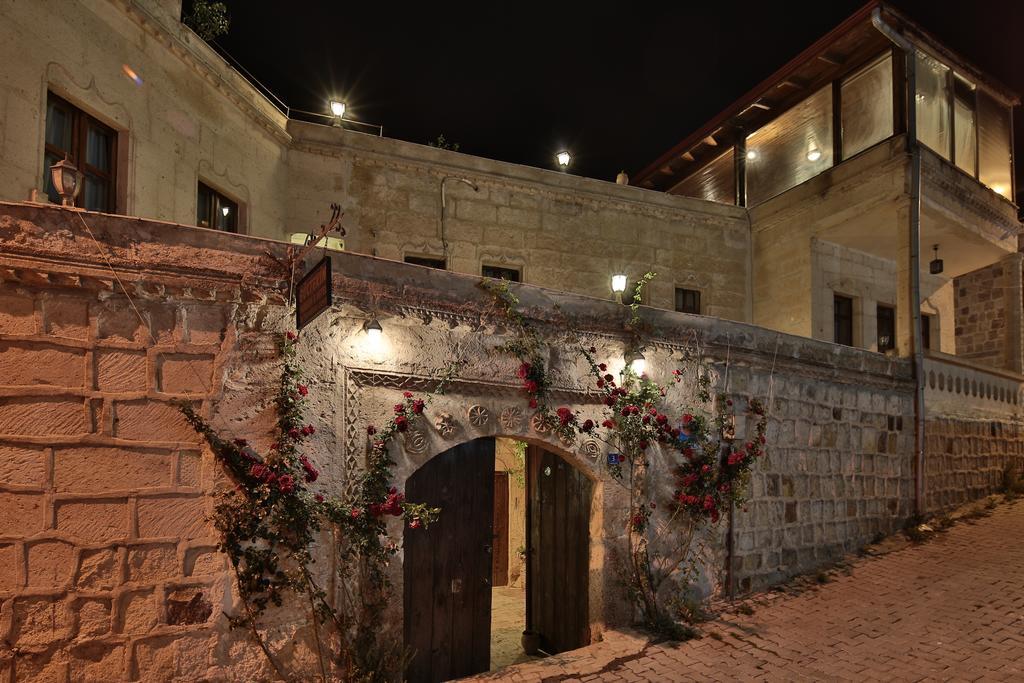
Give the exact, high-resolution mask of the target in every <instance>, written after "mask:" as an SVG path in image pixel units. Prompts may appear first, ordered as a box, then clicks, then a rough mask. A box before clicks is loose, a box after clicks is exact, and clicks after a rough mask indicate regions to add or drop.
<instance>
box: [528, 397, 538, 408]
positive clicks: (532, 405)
mask: <svg viewBox="0 0 1024 683" xmlns="http://www.w3.org/2000/svg"><path fill="white" fill-rule="evenodd" d="M530 407H531V408H536V407H537V399H535V398H531V399H530Z"/></svg>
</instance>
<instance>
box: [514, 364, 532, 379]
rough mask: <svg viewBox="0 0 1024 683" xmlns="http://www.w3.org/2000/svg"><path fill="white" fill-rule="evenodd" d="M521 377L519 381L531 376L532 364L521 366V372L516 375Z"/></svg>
mask: <svg viewBox="0 0 1024 683" xmlns="http://www.w3.org/2000/svg"><path fill="white" fill-rule="evenodd" d="M516 374H517V375H519V379H526V377H527V375H529V374H530V364H529V363H523V364H522V365H520V366H519V371H518V372H517V373H516Z"/></svg>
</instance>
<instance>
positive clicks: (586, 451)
mask: <svg viewBox="0 0 1024 683" xmlns="http://www.w3.org/2000/svg"><path fill="white" fill-rule="evenodd" d="M580 453H582V454H583V455H585V456H586V457H588V458H590V459H591V460H597V458H598V457H599V456H600V455H601V444H599V443H598V442H597V441H595V440H594V439H587V440H586V441H584V442H583V445H582V446H580Z"/></svg>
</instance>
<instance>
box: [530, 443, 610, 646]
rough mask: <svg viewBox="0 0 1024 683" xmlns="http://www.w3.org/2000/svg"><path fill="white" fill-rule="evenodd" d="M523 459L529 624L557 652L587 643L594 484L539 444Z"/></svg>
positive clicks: (542, 641)
mask: <svg viewBox="0 0 1024 683" xmlns="http://www.w3.org/2000/svg"><path fill="white" fill-rule="evenodd" d="M527 461H528V462H527V469H528V470H529V471H528V472H527V487H528V489H527V497H528V500H529V506H528V508H527V534H528V539H529V550H528V552H529V557H528V562H529V566H528V569H527V572H526V592H527V598H526V599H527V603H526V604H527V613H526V621H527V628H528V629H529V630H531V631H533V632H534V633H537V634H538V635H539V636H540V647H541V649H542V650H543V651H544V652H546V653H548V654H556V653H558V652H565V651H566V650H574V649H576V648H578V647H583V646H584V645H588V644H590V610H589V607H590V502H591V499H592V496H593V484H592V483H591V481H590V479H588V478H587V477H586V476H584V474H583V473H582V472H580V471H579V470H578V469H576V468H575V467H573V466H572V465H570V464H569V463H568V462H566V461H565V460H563V459H562V458H560V457H558V456H557V455H555V454H554V453H550V452H548V451H545V450H544V449H542V448H538V447H536V446H530V448H529V451H528V457H527Z"/></svg>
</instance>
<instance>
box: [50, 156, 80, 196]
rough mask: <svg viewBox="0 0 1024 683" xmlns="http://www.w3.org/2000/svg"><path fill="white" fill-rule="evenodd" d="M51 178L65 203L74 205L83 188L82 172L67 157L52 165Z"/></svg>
mask: <svg viewBox="0 0 1024 683" xmlns="http://www.w3.org/2000/svg"><path fill="white" fill-rule="evenodd" d="M50 178H51V179H52V180H53V188H54V189H55V190H57V194H59V195H60V196H61V199H62V200H63V202H62V203H63V205H64V206H74V205H75V197H77V196H78V193H79V192H80V191H81V189H82V182H81V180H82V172H81V171H79V170H78V169H77V168H75V165H74V164H72V163H71V162H70V161H68V160H67V159H62V160H61V161H58V162H57V163H55V164H54V165H53V166H51V167H50Z"/></svg>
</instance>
